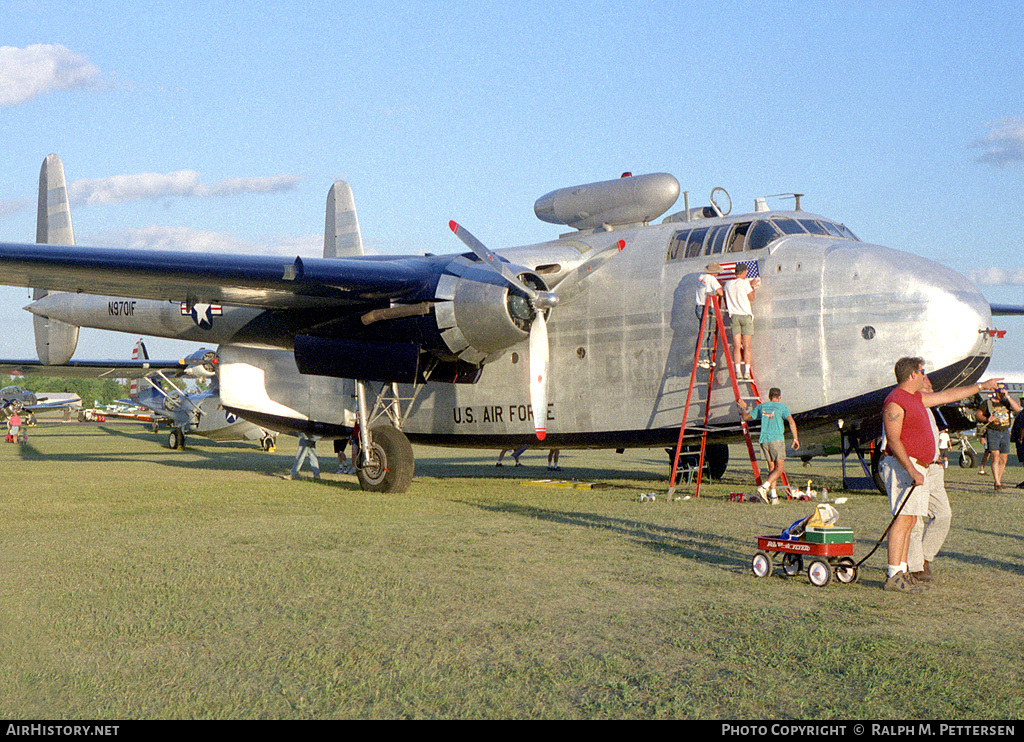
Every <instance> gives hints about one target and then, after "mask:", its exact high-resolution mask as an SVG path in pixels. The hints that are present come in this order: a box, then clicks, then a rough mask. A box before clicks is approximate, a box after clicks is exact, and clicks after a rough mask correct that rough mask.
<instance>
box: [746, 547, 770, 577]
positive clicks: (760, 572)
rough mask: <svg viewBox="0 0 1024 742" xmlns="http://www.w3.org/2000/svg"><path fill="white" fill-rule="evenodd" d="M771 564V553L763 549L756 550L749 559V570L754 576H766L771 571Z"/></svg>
mask: <svg viewBox="0 0 1024 742" xmlns="http://www.w3.org/2000/svg"><path fill="white" fill-rule="evenodd" d="M772 566H773V564H772V555H771V554H768V553H767V552H764V551H759V552H757V553H756V554H754V558H753V559H751V560H750V571H751V572H753V573H754V577H767V576H768V575H770V574H771V573H772Z"/></svg>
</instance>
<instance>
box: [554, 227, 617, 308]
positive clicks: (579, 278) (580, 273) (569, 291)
mask: <svg viewBox="0 0 1024 742" xmlns="http://www.w3.org/2000/svg"><path fill="white" fill-rule="evenodd" d="M625 247H626V241H625V240H619V241H618V242H616V243H615V244H613V245H611V246H610V247H606V248H605V249H604V250H602V251H601V252H599V253H598V254H597V255H595V256H593V257H592V258H590V260H588V261H586V262H585V263H583V264H581V265H579V266H578V267H576V268H575V269H573V271H572V272H571V273H569V274H568V275H566V277H565V278H563V279H562V280H561V281H559V282H558V285H557V286H555V292H556V293H557V294H558V296H559V298H560V299H562V300H564V301H566V302H571V301H572V300H573V299H575V298H576V297H577V296H578V295H579V292H580V291H581V290H582V289H583V288H584V286H583V285H581V284H583V282H584V281H586V280H587V279H588V278H590V277H591V276H592V275H594V274H595V273H597V271H598V269H600V268H601V267H602V266H604V264H605V263H607V262H608V261H609V260H611V259H612V258H614V257H615V256H616V255H618V254H619V253H620V252H622V251H623V250H624V249H625Z"/></svg>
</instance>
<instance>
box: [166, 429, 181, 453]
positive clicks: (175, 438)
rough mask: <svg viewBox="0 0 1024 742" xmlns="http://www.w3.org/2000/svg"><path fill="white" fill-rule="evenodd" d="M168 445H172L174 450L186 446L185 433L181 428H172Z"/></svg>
mask: <svg viewBox="0 0 1024 742" xmlns="http://www.w3.org/2000/svg"><path fill="white" fill-rule="evenodd" d="M167 445H168V446H170V447H171V450H172V451H173V450H176V449H179V448H184V447H185V434H184V433H182V432H181V428H171V432H170V434H169V435H168V436H167Z"/></svg>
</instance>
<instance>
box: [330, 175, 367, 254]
mask: <svg viewBox="0 0 1024 742" xmlns="http://www.w3.org/2000/svg"><path fill="white" fill-rule="evenodd" d="M364 254H365V253H364V252H363V237H362V235H361V234H360V233H359V219H358V218H357V217H356V202H355V199H353V198H352V189H351V188H350V187H349V184H348V183H346V182H345V181H343V180H339V181H336V182H335V183H334V185H332V186H331V190H330V191H328V193H327V221H326V223H325V224H324V257H325V258H351V257H355V256H357V255H364Z"/></svg>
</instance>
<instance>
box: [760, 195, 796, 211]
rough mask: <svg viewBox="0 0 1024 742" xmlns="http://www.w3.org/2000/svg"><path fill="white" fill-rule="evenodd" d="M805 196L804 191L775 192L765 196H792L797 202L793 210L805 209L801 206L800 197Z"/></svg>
mask: <svg viewBox="0 0 1024 742" xmlns="http://www.w3.org/2000/svg"><path fill="white" fill-rule="evenodd" d="M803 197H804V194H802V193H774V194H772V195H771V196H765V198H791V199H793V200H794V201H795V202H796V203H795V204H794V205H793V211H803V209H802V208H801V207H800V199H801V198H803Z"/></svg>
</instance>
